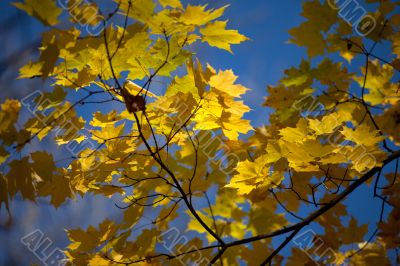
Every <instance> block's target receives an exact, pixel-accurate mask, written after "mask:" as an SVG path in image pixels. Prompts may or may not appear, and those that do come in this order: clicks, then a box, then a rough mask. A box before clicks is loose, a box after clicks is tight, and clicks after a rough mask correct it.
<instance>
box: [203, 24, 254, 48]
mask: <svg viewBox="0 0 400 266" xmlns="http://www.w3.org/2000/svg"><path fill="white" fill-rule="evenodd" d="M226 23H227V20H225V21H215V22H213V23H210V24H208V25H207V26H205V27H204V28H201V29H200V33H201V34H202V35H203V38H202V41H203V42H207V43H208V44H209V45H210V46H214V47H218V48H221V49H224V50H226V51H228V52H230V53H233V52H232V50H231V44H239V43H241V42H243V41H246V40H249V38H247V37H246V36H244V35H242V34H240V33H239V32H238V31H237V30H227V29H225V28H226Z"/></svg>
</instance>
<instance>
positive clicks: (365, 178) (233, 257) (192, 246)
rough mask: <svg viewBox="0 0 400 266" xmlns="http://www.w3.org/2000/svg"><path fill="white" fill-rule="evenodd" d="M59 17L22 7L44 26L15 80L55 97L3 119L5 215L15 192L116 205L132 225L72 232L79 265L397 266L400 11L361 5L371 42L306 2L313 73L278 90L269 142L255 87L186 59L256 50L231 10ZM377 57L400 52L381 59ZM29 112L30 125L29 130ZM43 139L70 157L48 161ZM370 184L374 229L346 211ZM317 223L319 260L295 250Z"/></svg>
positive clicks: (302, 32) (290, 75) (73, 11)
mask: <svg viewBox="0 0 400 266" xmlns="http://www.w3.org/2000/svg"><path fill="white" fill-rule="evenodd" d="M59 2H65V5H64V6H60V3H58V5H57V3H56V1H54V0H43V1H35V0H25V1H24V2H19V3H15V4H14V5H15V6H16V7H18V8H20V9H22V10H24V11H26V13H28V14H29V15H31V16H34V17H35V18H37V19H39V20H40V21H41V22H42V23H43V24H45V25H47V26H51V27H50V30H49V31H46V32H44V33H43V37H42V44H41V47H40V56H39V58H37V60H36V61H32V62H27V63H26V65H25V66H23V67H22V68H21V69H20V73H19V78H39V79H43V80H50V81H51V88H50V89H49V90H48V91H46V92H39V93H37V92H36V93H35V92H33V93H32V94H30V95H28V96H27V97H25V98H24V99H8V100H6V101H5V102H4V103H3V104H2V105H1V113H0V125H1V126H0V139H1V146H0V160H1V163H2V167H1V173H0V204H1V205H2V206H5V208H6V209H7V211H8V212H9V213H10V215H12V209H10V208H9V206H10V204H9V203H10V201H11V200H12V199H13V197H15V196H16V195H17V194H20V195H21V196H22V197H23V198H24V199H25V200H30V201H36V200H37V199H38V198H40V197H44V198H47V199H49V201H50V203H51V204H52V205H54V206H55V207H59V206H60V205H61V204H63V203H65V202H66V201H68V200H70V199H74V198H76V197H77V196H82V197H85V196H88V195H92V194H96V195H103V196H104V197H108V198H110V200H112V199H113V200H115V198H118V197H119V198H122V200H120V201H119V202H116V207H115V208H120V209H121V212H123V219H122V220H105V221H99V224H98V225H93V226H90V227H89V228H86V229H81V228H77V229H73V228H70V229H69V230H68V231H67V234H68V237H69V239H70V244H69V245H68V247H67V248H66V249H65V254H66V257H67V259H68V261H69V262H68V263H70V264H75V265H180V264H181V263H183V265H194V263H198V264H199V265H208V264H214V263H215V264H217V265H218V264H219V265H240V264H241V263H243V264H246V265H260V264H261V265H268V264H270V265H281V264H282V265H328V264H330V265H343V264H344V263H348V264H349V265H374V266H375V265H390V264H391V263H394V262H395V261H396V260H397V262H398V260H399V257H398V255H397V249H398V247H399V246H400V210H399V208H400V197H399V195H400V194H399V193H400V178H398V165H399V163H398V161H399V157H400V92H399V91H400V90H399V84H398V77H399V75H398V74H399V73H398V72H399V71H400V32H399V30H400V14H398V13H396V12H395V11H396V8H397V11H398V8H399V3H398V2H396V1H390V0H385V1H382V0H368V1H366V2H367V3H366V6H368V5H370V6H371V7H372V8H373V9H374V11H373V12H370V13H369V14H368V15H369V16H371V17H373V18H374V21H375V22H376V25H375V26H374V28H373V29H372V28H371V29H370V30H368V31H369V32H368V34H366V35H365V36H360V34H359V31H356V30H355V29H354V28H353V26H352V25H351V24H349V23H348V22H347V21H345V20H344V19H343V18H342V17H341V16H340V14H339V12H340V10H339V9H338V8H335V6H332V5H334V4H332V3H333V2H335V1H319V0H311V1H304V3H303V11H302V16H303V17H304V22H302V23H301V24H300V25H299V26H298V27H296V28H294V29H291V30H290V31H289V33H290V35H291V36H292V37H291V39H290V40H289V41H290V42H291V43H293V44H296V45H299V46H303V47H305V48H306V50H307V54H308V58H306V59H304V60H303V61H302V62H299V65H298V66H297V67H292V68H290V69H287V70H286V71H285V73H284V76H283V77H282V79H281V80H280V82H279V83H278V84H276V85H269V86H268V87H267V93H266V94H265V103H264V105H265V106H266V108H270V109H271V110H272V111H271V115H270V116H269V118H265V126H262V127H258V128H254V127H253V126H252V123H251V121H249V120H246V119H244V118H243V115H244V114H245V113H247V112H250V108H249V107H248V106H247V105H246V104H245V103H244V100H245V97H246V96H245V95H246V91H248V90H249V89H248V88H246V87H245V86H243V85H240V84H238V83H237V81H236V80H237V76H235V74H234V72H233V70H230V69H227V70H220V69H218V66H211V65H209V64H207V63H206V62H200V61H199V60H198V59H197V57H196V55H195V54H194V53H193V50H192V49H191V47H192V46H193V45H194V44H196V43H199V42H203V43H206V44H208V45H209V46H212V47H215V48H219V49H223V50H226V51H228V52H230V53H232V45H234V44H240V43H241V42H244V41H246V40H248V38H247V37H245V36H244V35H242V34H241V33H239V32H238V31H237V30H233V29H229V23H228V21H227V20H226V19H224V18H222V16H223V13H224V11H225V9H226V8H227V6H223V7H220V8H218V9H211V8H208V7H207V5H199V6H195V5H190V4H187V5H186V4H182V3H181V2H180V1H179V0H158V1H150V0H119V1H117V0H115V1H114V2H113V3H109V4H111V5H112V7H111V8H109V10H108V11H107V12H106V11H104V8H102V7H101V5H100V4H99V6H98V5H96V3H95V2H96V1H88V2H85V1H83V2H82V1H59ZM249 4H251V1H249ZM61 5H62V4H61ZM89 7H90V8H89ZM89 12H94V13H93V14H96V15H95V16H94V17H93V16H92V13H90V14H89ZM61 14H64V16H62V18H68V19H69V21H65V23H61V21H60V20H61ZM77 18H79V20H77ZM90 18H92V19H90ZM61 24H62V26H61ZM58 25H60V26H58ZM87 25H89V26H90V27H92V28H91V29H93V30H92V31H90V30H88V29H89V28H87ZM94 29H96V31H94ZM357 32H358V33H357ZM271 38H273V36H271ZM378 46H385V47H387V49H388V50H389V51H390V53H388V54H387V55H380V54H376V53H375V51H376V48H377V47H378ZM232 56H234V55H232ZM354 62H355V63H354ZM360 62H361V63H360ZM296 63H297V62H293V64H296ZM354 66H355V67H356V68H354ZM350 69H357V71H352V70H350ZM161 77H162V78H163V80H164V81H166V82H167V85H165V86H164V93H161V94H160V93H156V92H155V90H154V87H155V86H159V85H158V84H157V82H156V81H157V79H158V78H161ZM260 78H262V77H260ZM265 82H268V81H265ZM88 106H89V107H90V108H91V109H85V110H86V111H84V115H83V113H82V112H81V111H80V110H81V108H88ZM23 108H28V109H29V110H30V111H31V112H32V113H33V114H34V115H31V117H29V118H28V119H23V118H22V117H20V116H19V114H20V111H21V110H22V109H23ZM87 110H90V111H89V112H88V111H87ZM50 141H53V142H55V143H57V145H59V147H60V149H64V150H65V151H66V152H65V153H64V154H65V155H66V157H65V158H53V155H52V151H51V150H48V149H46V145H45V143H48V142H50ZM32 142H38V143H44V145H42V146H41V147H42V150H40V151H37V150H35V151H32V150H31V149H30V145H31V143H32ZM361 186H366V187H368V189H369V190H370V191H372V194H373V197H375V198H376V200H377V201H380V202H382V209H381V210H377V212H378V214H377V215H376V224H374V228H376V230H375V231H371V230H370V229H369V227H368V225H367V224H362V222H360V221H359V220H358V219H357V218H355V217H354V216H353V215H352V213H351V212H350V211H349V210H348V209H347V208H346V205H345V204H344V203H343V200H344V199H345V198H347V197H348V196H349V195H350V194H351V193H352V192H353V191H355V190H356V189H358V188H359V187H361ZM354 200H356V199H354ZM384 210H385V211H384ZM149 213H151V214H152V215H151V217H154V218H152V220H151V221H148V220H146V219H147V218H146V219H144V216H146V217H147V216H148V215H147V214H149ZM143 221H144V222H146V221H147V223H146V226H143ZM315 224H318V225H319V227H318V228H319V229H318V230H316V233H315V234H313V237H312V238H311V239H309V240H307V241H308V242H307V243H309V244H312V243H315V245H314V246H313V245H310V246H304V245H303V244H304V242H301V243H300V244H299V236H301V235H302V234H303V235H304V232H306V231H307V229H308V228H309V226H310V225H315ZM138 225H140V226H138ZM176 227H178V228H180V231H179V232H176V231H172V229H174V228H176ZM60 230H62V229H61V228H60ZM181 236H185V239H186V240H187V241H180V240H179V237H181ZM296 239H297V240H296ZM317 240H318V241H319V242H318V241H317ZM302 241H305V240H304V239H303V240H302ZM317 242H318V243H317ZM293 243H294V244H293ZM319 243H320V244H321V245H322V246H318V245H320V244H319ZM286 246H290V247H291V248H290V249H286V251H285V252H284V253H282V252H281V251H282V250H283V249H284V248H285V247H286ZM317 247H318V249H319V251H318V250H317ZM322 250H325V251H326V250H328V251H329V252H326V253H321V252H322ZM310 254H311V256H310ZM393 254H395V256H393Z"/></svg>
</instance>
